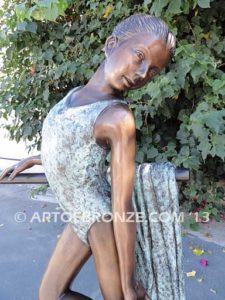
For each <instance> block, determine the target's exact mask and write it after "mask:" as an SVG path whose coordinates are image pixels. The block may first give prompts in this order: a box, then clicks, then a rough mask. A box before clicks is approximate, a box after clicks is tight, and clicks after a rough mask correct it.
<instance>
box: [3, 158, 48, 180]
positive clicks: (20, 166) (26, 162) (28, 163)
mask: <svg viewBox="0 0 225 300" xmlns="http://www.w3.org/2000/svg"><path fill="white" fill-rule="evenodd" d="M41 164H42V163H41V156H40V155H35V156H31V157H27V158H24V159H22V160H20V161H19V162H18V163H17V164H14V165H13V166H11V167H9V168H7V169H5V170H4V171H3V172H2V174H1V175H0V180H2V179H3V178H5V177H6V176H7V175H8V174H9V173H11V172H12V173H11V175H10V176H9V180H13V179H14V178H15V177H16V175H18V174H19V173H21V172H23V171H24V170H26V169H29V168H32V167H33V166H35V165H41Z"/></svg>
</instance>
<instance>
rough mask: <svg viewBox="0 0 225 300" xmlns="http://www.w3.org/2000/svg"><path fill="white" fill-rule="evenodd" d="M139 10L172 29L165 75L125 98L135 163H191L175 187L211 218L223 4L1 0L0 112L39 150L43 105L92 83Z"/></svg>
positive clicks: (215, 195)
mask: <svg viewBox="0 0 225 300" xmlns="http://www.w3.org/2000/svg"><path fill="white" fill-rule="evenodd" d="M137 12H145V13H149V14H154V15H156V16H161V17H162V18H163V19H164V20H165V21H166V22H167V24H168V25H169V27H170V28H171V30H172V31H173V33H174V34H175V35H176V37H177V48H176V54H175V59H174V61H173V62H171V64H170V66H169V68H167V70H166V72H163V73H162V74H161V75H160V76H158V77H157V78H155V79H154V80H153V81H152V82H150V83H149V84H148V85H146V86H145V87H143V88H142V89H140V90H133V91H130V92H129V94H128V95H127V96H128V97H129V99H132V100H131V104H130V108H131V109H132V110H133V112H134V114H135V117H136V126H137V158H136V160H137V162H140V163H142V162H143V161H147V162H152V161H157V162H162V161H166V160H169V161H172V162H173V163H175V164H176V165H177V166H183V167H186V168H190V169H191V172H192V178H193V179H192V181H190V183H189V184H188V185H187V186H186V187H183V188H182V192H181V194H182V195H183V198H184V199H188V202H186V203H189V204H190V207H189V209H194V207H198V205H201V204H199V203H198V205H197V204H196V200H195V199H196V198H193V197H192V196H191V195H192V193H193V191H194V193H195V194H196V195H195V196H196V197H197V198H198V199H200V200H198V201H200V202H201V203H202V202H203V201H205V202H204V203H206V204H205V206H204V208H205V207H206V209H209V210H210V214H211V216H213V215H214V216H218V214H219V212H220V211H221V209H222V207H221V206H218V203H219V202H220V201H221V199H222V195H221V193H220V191H218V189H217V188H216V187H215V182H216V181H218V179H219V178H220V177H221V176H222V175H224V169H225V165H224V158H225V107H224V103H225V101H224V96H225V74H224V71H225V39H224V32H225V31H224V28H225V6H224V3H223V0H217V1H210V0H184V1H181V0H174V1H168V0H165V1H161V0H144V1H140V0H132V1H112V0H106V1H97V0H89V1H76V2H72V1H69V0H35V1H33V0H25V1H24V2H20V1H18V0H5V2H4V5H3V7H2V8H1V9H0V26H1V31H0V47H1V48H2V49H3V51H2V52H1V54H0V58H1V59H2V61H3V68H2V73H1V74H0V87H1V89H0V99H1V100H0V112H1V116H2V117H3V118H5V119H8V118H9V117H10V116H11V117H13V120H14V124H13V125H12V124H11V125H7V128H8V130H9V132H10V134H11V137H12V138H14V139H16V140H17V141H19V140H20V139H21V138H24V139H28V140H30V141H32V142H33V146H34V147H37V148H40V140H41V135H40V132H41V126H42V122H43V119H44V118H45V116H46V114H47V112H48V111H49V109H50V108H51V107H52V106H53V105H54V104H55V103H57V102H58V101H59V100H60V99H62V97H63V96H64V95H65V94H66V92H67V91H68V90H70V89H71V88H72V87H74V86H77V85H83V84H85V83H86V82H87V81H88V80H89V79H90V77H91V76H92V74H93V72H94V71H95V70H96V68H97V66H98V65H99V64H100V62H101V61H102V60H103V59H104V55H103V52H102V51H101V49H102V47H103V45H104V41H105V39H106V38H107V36H109V35H110V33H111V32H112V29H113V27H114V26H115V25H116V24H117V23H118V22H119V21H121V20H122V19H123V18H125V17H127V16H129V15H131V14H133V13H137ZM209 195H210V197H209ZM218 199H220V201H218ZM214 208H215V209H217V214H216V213H215V210H213V209H214ZM213 212H214V213H213Z"/></svg>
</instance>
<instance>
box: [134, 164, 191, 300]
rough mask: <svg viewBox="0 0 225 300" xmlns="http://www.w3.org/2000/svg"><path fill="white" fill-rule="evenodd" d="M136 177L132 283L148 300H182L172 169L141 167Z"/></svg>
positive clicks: (177, 202)
mask: <svg viewBox="0 0 225 300" xmlns="http://www.w3.org/2000/svg"><path fill="white" fill-rule="evenodd" d="M135 177H136V178H135V184H134V190H133V195H132V201H133V206H134V210H135V211H136V216H139V218H138V219H136V221H137V222H136V228H137V235H136V250H135V256H136V273H135V279H136V281H141V282H142V284H143V286H144V287H145V289H146V291H147V294H148V296H149V298H150V299H151V300H185V290H184V276H183V265H182V238H181V228H180V223H179V201H178V187H177V183H176V178H175V167H174V165H173V164H171V163H169V162H168V163H162V164H156V163H151V164H150V163H143V164H139V165H136V175H135ZM141 220H144V222H140V221H141Z"/></svg>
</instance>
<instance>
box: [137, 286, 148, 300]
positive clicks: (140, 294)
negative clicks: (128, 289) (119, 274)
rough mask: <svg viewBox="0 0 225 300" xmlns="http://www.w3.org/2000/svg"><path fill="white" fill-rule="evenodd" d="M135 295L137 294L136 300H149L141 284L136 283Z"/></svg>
mask: <svg viewBox="0 0 225 300" xmlns="http://www.w3.org/2000/svg"><path fill="white" fill-rule="evenodd" d="M135 290H136V294H137V299H138V300H151V299H150V298H149V297H148V295H147V293H146V290H145V288H144V287H143V285H142V283H141V282H137V283H136V286H135Z"/></svg>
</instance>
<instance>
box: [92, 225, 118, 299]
mask: <svg viewBox="0 0 225 300" xmlns="http://www.w3.org/2000/svg"><path fill="white" fill-rule="evenodd" d="M88 240H89V243H90V246H91V250H92V254H93V256H94V263H95V268H96V272H97V276H98V280H99V284H100V289H101V292H102V295H103V297H104V299H105V300H115V299H116V300H123V292H122V287H121V282H120V272H119V261H118V254H117V249H116V243H115V238H114V233H113V224H112V222H96V223H94V224H93V225H92V226H91V228H90V230H89V232H88Z"/></svg>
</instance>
